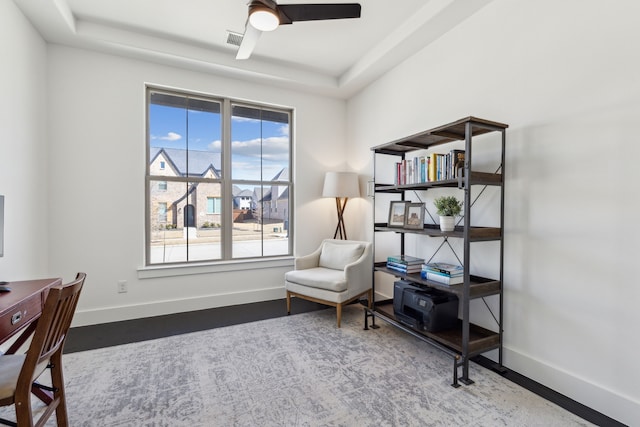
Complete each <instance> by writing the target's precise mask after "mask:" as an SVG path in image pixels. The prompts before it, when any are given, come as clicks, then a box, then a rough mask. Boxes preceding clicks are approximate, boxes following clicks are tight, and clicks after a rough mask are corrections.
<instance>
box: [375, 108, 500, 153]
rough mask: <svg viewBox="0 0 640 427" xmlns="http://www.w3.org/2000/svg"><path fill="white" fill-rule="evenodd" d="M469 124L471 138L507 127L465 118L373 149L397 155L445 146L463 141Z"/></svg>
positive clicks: (478, 119) (475, 118) (496, 123)
mask: <svg viewBox="0 0 640 427" xmlns="http://www.w3.org/2000/svg"><path fill="white" fill-rule="evenodd" d="M467 123H470V124H471V136H472V137H473V136H478V135H482V134H485V133H489V132H496V131H503V130H504V129H506V128H508V127H509V125H506V124H504V123H498V122H493V121H490V120H485V119H480V118H477V117H472V116H470V117H465V118H462V119H460V120H456V121H455V122H452V123H449V124H446V125H444V126H439V127H436V128H433V129H429V130H426V131H424V132H420V133H417V134H414V135H410V136H408V137H405V138H401V139H398V140H396V141H392V142H389V143H386V144H382V145H379V146H376V147H373V148H372V150H373V151H375V152H377V153H384V154H398V155H401V154H403V153H406V152H409V151H414V150H419V149H426V148H429V147H431V146H434V145H440V144H446V143H449V142H453V141H463V140H464V139H465V135H466V124H467Z"/></svg>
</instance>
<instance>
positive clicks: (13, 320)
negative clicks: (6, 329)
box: [11, 311, 22, 325]
mask: <svg viewBox="0 0 640 427" xmlns="http://www.w3.org/2000/svg"><path fill="white" fill-rule="evenodd" d="M21 320H22V312H21V311H19V312H17V313H16V314H14V315H13V316H11V324H12V325H15V324H16V323H18V322H19V321H21Z"/></svg>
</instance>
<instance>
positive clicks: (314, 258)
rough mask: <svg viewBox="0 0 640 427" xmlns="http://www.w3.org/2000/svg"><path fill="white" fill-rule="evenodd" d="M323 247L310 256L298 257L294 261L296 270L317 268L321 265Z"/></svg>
mask: <svg viewBox="0 0 640 427" xmlns="http://www.w3.org/2000/svg"><path fill="white" fill-rule="evenodd" d="M321 250H322V247H320V248H318V249H316V251H315V252H313V253H310V254H309V255H305V256H301V257H297V258H296V259H295V260H294V268H295V269H296V270H306V269H308V268H315V267H317V266H318V264H319V263H320V253H321Z"/></svg>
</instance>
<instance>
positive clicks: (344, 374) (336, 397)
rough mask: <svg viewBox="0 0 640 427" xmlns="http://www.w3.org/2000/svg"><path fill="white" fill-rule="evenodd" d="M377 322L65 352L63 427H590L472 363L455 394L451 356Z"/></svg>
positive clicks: (270, 328)
mask: <svg viewBox="0 0 640 427" xmlns="http://www.w3.org/2000/svg"><path fill="white" fill-rule="evenodd" d="M377 323H379V324H380V326H381V328H380V329H377V330H369V331H364V330H363V311H362V307H360V306H357V305H352V306H348V307H346V308H345V309H344V313H343V318H342V328H340V329H338V328H336V326H335V310H333V309H328V310H321V311H316V312H312V313H305V314H299V315H292V316H287V317H281V318H275V319H270V320H264V321H259V322H253V323H246V324H241V325H236V326H229V327H224V328H218V329H212V330H207V331H202V332H194V333H189V334H184V335H178V336H172V337H168V338H162V339H156V340H151V341H144V342H139V343H134V344H127V345H122V346H117V347H109V348H103V349H97V350H91V351H84V352H79V353H71V354H68V355H65V356H64V365H65V366H64V368H65V379H66V381H65V382H66V385H67V398H68V410H69V419H70V425H71V426H74V427H75V426H100V427H104V426H135V427H137V426H171V427H178V426H189V427H196V426H376V427H377V426H545V427H551V426H563V427H566V426H587V425H591V424H589V423H588V422H586V421H584V420H583V419H581V418H579V417H577V416H575V415H573V414H571V413H570V412H567V411H565V410H563V409H562V408H560V407H558V406H556V405H554V404H552V403H550V402H548V401H546V400H544V399H542V398H541V397H539V396H537V395H535V394H533V393H531V392H529V391H527V390H525V389H523V388H521V387H520V386H518V385H516V384H514V383H512V382H510V381H508V380H506V379H504V378H502V377H501V376H500V375H498V374H496V373H494V372H492V371H489V370H487V369H485V368H482V367H480V366H478V365H476V364H473V363H472V364H471V368H470V377H471V378H472V379H473V380H474V381H475V384H472V385H469V386H466V385H463V386H462V387H460V388H457V389H456V388H453V387H451V385H450V383H451V370H452V362H451V359H450V358H449V357H448V356H446V355H444V354H443V353H441V352H439V351H438V350H436V349H433V348H432V347H430V346H429V345H427V344H425V343H423V342H421V341H419V340H417V339H415V338H413V337H411V336H409V335H408V334H405V333H403V332H401V331H399V330H397V329H395V328H393V327H391V326H389V325H387V324H385V323H384V322H377ZM35 405H36V406H37V405H38V404H37V403H35ZM6 414H7V412H6V408H3V410H2V411H1V413H0V416H2V415H6ZM53 418H54V419H55V417H53ZM47 425H55V421H53V422H51V423H49V424H47Z"/></svg>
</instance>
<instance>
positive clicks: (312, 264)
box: [284, 239, 373, 328]
mask: <svg viewBox="0 0 640 427" xmlns="http://www.w3.org/2000/svg"><path fill="white" fill-rule="evenodd" d="M372 276H373V245H372V244H371V242H361V241H357V240H335V239H325V240H323V241H322V244H321V245H320V247H319V248H318V249H316V250H315V251H314V252H313V253H311V254H309V255H305V256H302V257H298V258H296V259H295V270H293V271H289V272H287V273H285V276H284V278H285V280H284V283H285V289H286V291H287V314H289V313H291V297H297V298H302V299H305V300H308V301H313V302H317V303H320V304H325V305H329V306H331V307H335V308H336V315H337V326H338V328H339V327H340V323H341V320H342V307H343V306H344V305H346V304H349V303H350V302H352V301H355V300H356V299H358V298H361V297H363V296H364V295H366V296H367V302H368V305H369V307H371V304H372V301H373V292H372V288H371V285H372V283H371V282H372V280H373V278H372Z"/></svg>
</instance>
